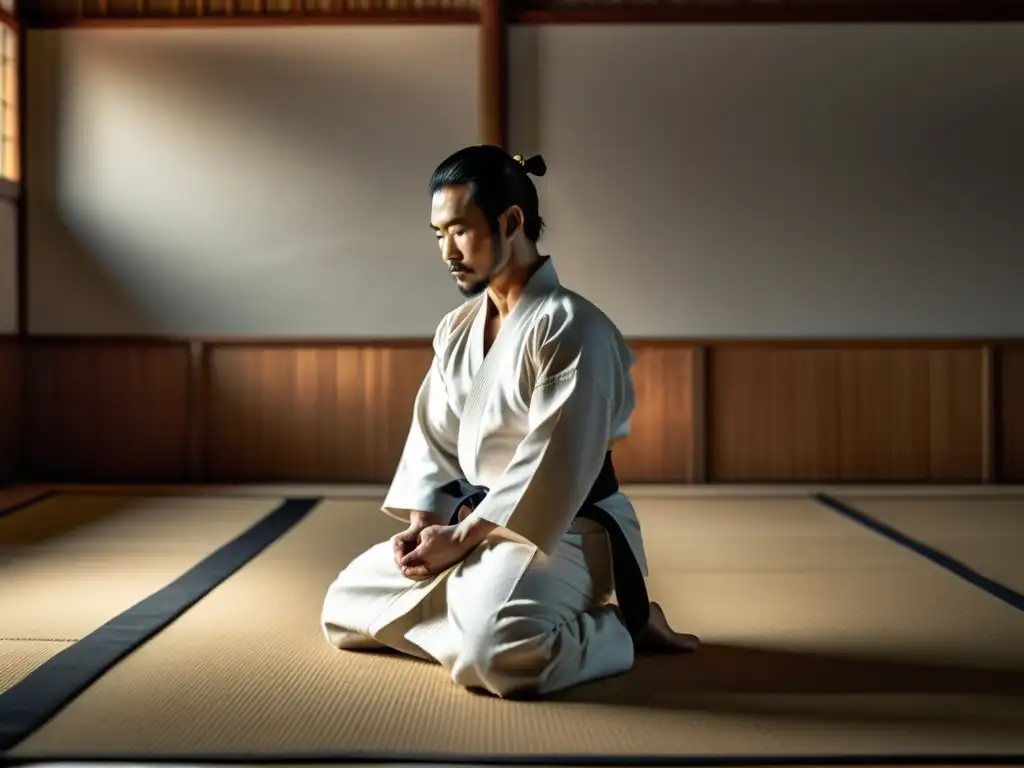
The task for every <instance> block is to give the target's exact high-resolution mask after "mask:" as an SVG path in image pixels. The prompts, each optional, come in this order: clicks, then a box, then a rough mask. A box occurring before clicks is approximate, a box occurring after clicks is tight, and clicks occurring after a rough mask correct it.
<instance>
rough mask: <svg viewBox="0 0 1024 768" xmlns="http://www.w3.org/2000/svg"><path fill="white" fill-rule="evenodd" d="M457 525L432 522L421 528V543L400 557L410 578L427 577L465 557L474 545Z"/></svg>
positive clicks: (404, 570)
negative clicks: (433, 523)
mask: <svg viewBox="0 0 1024 768" xmlns="http://www.w3.org/2000/svg"><path fill="white" fill-rule="evenodd" d="M475 543H476V542H474V541H473V539H472V538H469V537H467V536H465V535H464V532H463V531H461V530H460V529H459V526H457V525H431V526H429V527H428V528H424V529H423V530H422V531H420V543H419V546H417V547H416V549H414V550H413V551H412V552H410V553H409V554H407V555H406V556H405V557H403V558H402V559H401V561H400V563H401V566H402V573H403V574H405V575H406V576H407V577H408V578H410V579H416V580H421V579H428V578H430V577H431V576H435V575H437V574H439V573H441V572H443V571H445V570H446V569H448V568H450V567H451V566H453V565H455V564H456V563H457V562H459V561H460V560H462V559H463V558H464V557H465V556H466V555H468V554H469V553H470V551H471V550H472V549H473V547H474V546H475Z"/></svg>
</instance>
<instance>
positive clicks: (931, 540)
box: [836, 493, 1024, 593]
mask: <svg viewBox="0 0 1024 768" xmlns="http://www.w3.org/2000/svg"><path fill="white" fill-rule="evenodd" d="M836 498H838V499H839V500H840V501H842V502H844V503H846V504H849V505H852V506H853V507H854V508H855V509H858V510H860V511H861V512H864V513H866V514H868V515H870V516H871V517H873V518H874V519H876V520H878V521H880V522H882V523H884V524H885V525H887V526H890V527H892V528H895V529H897V530H898V531H900V532H901V533H903V534H906V535H908V536H910V537H911V538H913V539H916V540H917V541H920V542H922V543H923V544H926V545H927V546H929V547H931V548H933V549H936V550H939V551H940V552H942V553H944V554H946V555H949V556H950V557H953V558H955V559H956V560H958V561H959V562H961V563H963V564H964V565H966V566H968V567H970V568H971V569H973V570H975V571H977V572H978V573H980V574H982V575H984V576H986V577H988V578H989V579H992V580H994V581H997V582H999V583H1001V584H1004V585H1006V586H1007V587H1009V588H1010V589H1013V590H1015V591H1017V592H1020V593H1024V494H1021V495H1018V496H1005V497H995V498H993V497H989V496H972V497H966V498H950V497H947V496H940V495H935V494H926V495H921V496H918V497H909V498H908V497H895V496H894V497H876V496H868V495H861V494H851V493H845V494H842V495H838V496H837V497H836Z"/></svg>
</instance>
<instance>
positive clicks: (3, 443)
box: [0, 335, 22, 486]
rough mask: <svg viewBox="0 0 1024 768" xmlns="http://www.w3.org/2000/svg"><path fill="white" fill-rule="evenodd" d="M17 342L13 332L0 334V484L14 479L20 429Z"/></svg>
mask: <svg viewBox="0 0 1024 768" xmlns="http://www.w3.org/2000/svg"><path fill="white" fill-rule="evenodd" d="M21 362H22V361H21V345H20V343H19V340H18V338H17V337H16V336H13V335H12V336H0V486H3V485H4V484H6V483H8V482H10V481H11V480H13V479H14V477H15V475H16V472H17V468H18V465H19V456H18V454H19V444H18V443H19V440H18V437H19V433H20V431H21V424H20V419H21V395H22V370H21Z"/></svg>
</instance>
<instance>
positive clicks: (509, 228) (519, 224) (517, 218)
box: [505, 205, 524, 238]
mask: <svg viewBox="0 0 1024 768" xmlns="http://www.w3.org/2000/svg"><path fill="white" fill-rule="evenodd" d="M523 221H524V220H523V209H522V208H520V207H519V206H518V205H513V206H512V207H511V208H509V209H508V210H507V211H506V212H505V237H508V238H511V237H514V236H515V235H516V233H518V232H519V231H520V230H521V229H522V228H523Z"/></svg>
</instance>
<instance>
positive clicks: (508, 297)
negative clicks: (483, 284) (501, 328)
mask: <svg viewBox="0 0 1024 768" xmlns="http://www.w3.org/2000/svg"><path fill="white" fill-rule="evenodd" d="M545 261H546V259H544V258H542V257H541V256H540V255H539V254H538V253H537V249H536V248H531V249H530V250H529V251H526V252H523V253H521V254H513V256H512V260H511V262H510V263H509V265H508V267H506V268H505V271H504V272H502V274H501V276H500V277H498V278H496V279H495V280H493V281H492V282H491V284H490V285H489V286H488V287H487V293H488V295H489V297H490V299H491V304H493V305H494V308H495V309H496V310H497V313H498V318H499V319H500V320H504V319H505V318H506V317H508V314H509V313H510V312H511V311H512V310H513V309H514V308H515V306H516V302H518V301H519V298H520V297H521V296H522V295H523V291H524V290H525V289H526V284H527V283H528V282H530V278H531V277H533V275H534V274H535V273H536V272H537V270H538V269H540V268H541V266H543V264H544V262H545Z"/></svg>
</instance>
